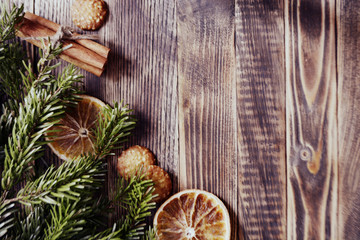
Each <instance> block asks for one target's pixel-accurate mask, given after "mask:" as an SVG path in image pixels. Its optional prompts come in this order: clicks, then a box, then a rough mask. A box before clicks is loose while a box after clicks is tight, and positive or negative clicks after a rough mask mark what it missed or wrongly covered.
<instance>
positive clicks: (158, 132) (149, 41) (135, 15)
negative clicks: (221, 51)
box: [101, 0, 178, 216]
mask: <svg viewBox="0 0 360 240" xmlns="http://www.w3.org/2000/svg"><path fill="white" fill-rule="evenodd" d="M107 4H108V6H109V10H110V15H109V18H108V21H107V23H106V25H105V26H104V28H103V36H104V41H105V42H106V43H107V44H108V45H109V47H110V48H111V50H112V52H111V54H110V58H109V62H108V68H107V71H106V73H105V75H104V76H103V77H102V78H101V81H102V83H101V84H104V85H101V90H102V91H103V93H102V94H103V95H102V96H103V98H104V100H105V101H106V102H110V103H111V102H112V101H114V100H115V101H120V100H121V99H124V102H125V103H127V104H129V106H130V108H132V109H134V110H135V111H134V114H135V116H136V118H137V119H138V123H137V127H136V129H135V132H134V136H133V137H132V138H131V140H130V142H129V143H127V144H126V146H130V145H133V144H139V145H142V146H145V147H148V148H149V149H150V150H152V151H153V152H154V154H155V155H156V157H157V160H158V164H159V165H160V166H161V167H162V168H164V169H165V170H166V171H168V172H169V174H170V175H171V177H172V180H173V191H174V192H176V191H178V179H177V176H178V108H177V107H178V104H177V64H176V61H177V58H176V51H177V46H176V23H175V19H176V15H175V1H166V0H152V1H149V0H142V1H133V0H125V1H107ZM118 154H120V152H118ZM108 163H109V167H108V169H109V172H108V189H113V188H114V181H113V179H115V178H116V177H117V175H118V174H117V172H116V157H115V158H112V159H111V160H109V162H108ZM110 194H111V193H110ZM120 214H121V213H120V211H118V215H119V216H120Z"/></svg>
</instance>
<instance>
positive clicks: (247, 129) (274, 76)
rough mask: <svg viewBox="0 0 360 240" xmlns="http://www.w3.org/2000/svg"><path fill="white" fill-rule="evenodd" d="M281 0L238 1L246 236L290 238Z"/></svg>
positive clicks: (241, 190) (242, 204)
mask: <svg viewBox="0 0 360 240" xmlns="http://www.w3.org/2000/svg"><path fill="white" fill-rule="evenodd" d="M283 11H284V6H283V3H282V1H274V2H273V3H267V2H262V1H255V0H254V1H247V0H238V1H236V66H237V68H236V70H237V71H236V81H237V127H238V129H237V132H238V140H237V144H238V168H239V169H238V173H239V175H238V182H237V184H238V189H239V190H238V191H239V193H238V199H239V204H238V209H239V210H238V213H239V222H240V223H241V226H242V228H243V231H244V235H245V236H246V238H248V239H286V162H285V75H284V71H285V59H284V38H283V36H284V28H283V25H282V24H281V23H283V22H284V19H283V18H284V16H283Z"/></svg>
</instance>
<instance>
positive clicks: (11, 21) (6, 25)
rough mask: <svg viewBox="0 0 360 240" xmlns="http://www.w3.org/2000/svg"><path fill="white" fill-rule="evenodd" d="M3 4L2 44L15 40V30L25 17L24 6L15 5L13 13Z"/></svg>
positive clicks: (0, 18) (0, 41) (1, 14)
mask: <svg viewBox="0 0 360 240" xmlns="http://www.w3.org/2000/svg"><path fill="white" fill-rule="evenodd" d="M7 8H8V7H7V6H6V5H5V4H4V3H2V4H1V6H0V43H3V42H5V41H7V40H10V39H13V38H15V30H16V27H17V25H18V24H19V23H20V22H21V20H22V18H23V16H24V5H21V6H20V7H17V6H16V5H15V4H13V6H12V8H11V11H8V9H7Z"/></svg>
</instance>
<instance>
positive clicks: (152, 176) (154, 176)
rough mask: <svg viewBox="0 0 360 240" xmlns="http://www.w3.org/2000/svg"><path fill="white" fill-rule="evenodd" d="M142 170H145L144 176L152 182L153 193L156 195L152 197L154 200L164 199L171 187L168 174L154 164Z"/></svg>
mask: <svg viewBox="0 0 360 240" xmlns="http://www.w3.org/2000/svg"><path fill="white" fill-rule="evenodd" d="M144 170H145V171H146V172H145V177H144V178H145V179H148V180H152V181H153V182H154V188H155V191H154V192H153V194H154V195H155V194H157V195H158V196H156V197H155V198H154V201H155V202H158V203H159V202H162V201H164V200H165V199H166V198H167V197H168V196H169V194H170V193H171V189H172V182H171V179H170V176H169V174H168V173H167V172H166V171H164V170H163V169H162V168H160V167H159V166H156V165H151V166H149V167H147V168H146V169H144Z"/></svg>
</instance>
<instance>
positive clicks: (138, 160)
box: [117, 145, 155, 179]
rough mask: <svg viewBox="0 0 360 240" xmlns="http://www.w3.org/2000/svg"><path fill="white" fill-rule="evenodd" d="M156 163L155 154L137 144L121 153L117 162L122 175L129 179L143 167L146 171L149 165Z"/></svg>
mask: <svg viewBox="0 0 360 240" xmlns="http://www.w3.org/2000/svg"><path fill="white" fill-rule="evenodd" d="M154 164H155V156H154V154H153V153H152V152H151V151H150V150H149V149H147V148H146V147H142V146H139V145H135V146H132V147H130V148H128V149H126V150H125V151H123V152H122V153H121V155H120V157H119V158H118V162H117V171H118V173H119V175H120V176H121V177H123V178H125V179H129V178H130V177H131V176H132V175H134V174H135V173H136V171H137V170H139V169H140V168H141V167H143V171H146V169H147V167H148V166H150V165H154Z"/></svg>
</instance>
